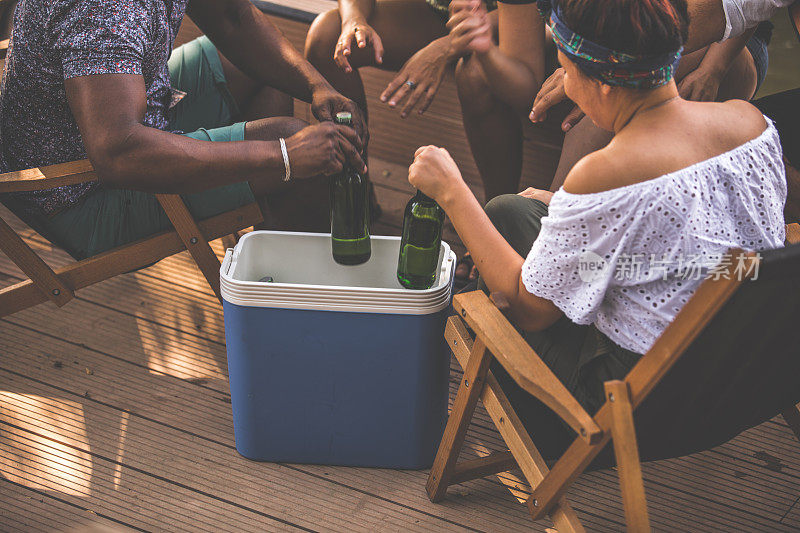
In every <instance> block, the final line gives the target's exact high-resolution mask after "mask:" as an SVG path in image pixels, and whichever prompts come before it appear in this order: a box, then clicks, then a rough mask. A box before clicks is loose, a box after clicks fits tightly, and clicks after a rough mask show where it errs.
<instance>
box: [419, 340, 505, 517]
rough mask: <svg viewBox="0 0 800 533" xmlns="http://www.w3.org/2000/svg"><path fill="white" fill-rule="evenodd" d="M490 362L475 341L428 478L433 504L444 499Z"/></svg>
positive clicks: (484, 350) (429, 492) (486, 353)
mask: <svg viewBox="0 0 800 533" xmlns="http://www.w3.org/2000/svg"><path fill="white" fill-rule="evenodd" d="M491 362H492V358H491V356H490V355H489V352H488V351H487V350H486V346H485V345H484V344H483V342H482V341H480V340H478V341H476V342H475V343H474V344H473V346H472V351H471V352H470V356H469V360H468V361H467V365H466V368H465V369H464V376H463V378H462V379H461V385H460V386H459V387H458V392H457V393H456V399H455V401H454V402H453V408H452V409H451V411H450V417H449V418H448V419H447V426H445V428H444V435H442V442H441V443H440V444H439V450H438V452H437V454H436V458H435V459H434V461H433V466H432V467H431V473H430V476H429V477H428V484H427V487H426V489H427V491H428V497H429V498H430V500H431V501H432V502H437V501H440V500H441V499H442V498H444V495H445V492H446V491H447V486H448V484H449V482H450V477H451V476H452V475H453V471H454V469H455V466H456V461H457V459H458V454H459V452H460V451H461V447H462V446H463V445H464V438H465V437H466V435H467V429H468V428H469V422H470V420H471V419H472V413H473V411H474V410H475V406H476V405H478V399H479V398H480V395H481V392H482V391H483V384H484V382H485V380H486V375H487V374H488V373H489V364H490V363H491Z"/></svg>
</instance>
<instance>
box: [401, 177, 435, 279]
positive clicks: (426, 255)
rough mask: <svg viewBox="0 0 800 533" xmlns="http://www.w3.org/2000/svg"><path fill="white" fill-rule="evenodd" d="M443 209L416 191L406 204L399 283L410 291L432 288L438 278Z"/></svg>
mask: <svg viewBox="0 0 800 533" xmlns="http://www.w3.org/2000/svg"><path fill="white" fill-rule="evenodd" d="M443 224H444V209H442V208H441V207H439V204H437V203H436V202H435V201H433V200H432V199H431V198H428V197H427V196H425V195H424V194H422V193H421V192H419V191H417V195H416V196H414V197H413V198H412V199H411V200H410V201H409V202H408V204H407V205H406V210H405V214H404V216H403V236H402V238H401V240H400V259H399V260H398V262H397V280H398V281H399V282H400V284H401V285H402V286H403V287H405V288H407V289H417V290H424V289H429V288H430V287H431V286H432V285H433V282H434V280H435V279H436V269H437V267H438V266H439V249H440V248H441V243H442V225H443Z"/></svg>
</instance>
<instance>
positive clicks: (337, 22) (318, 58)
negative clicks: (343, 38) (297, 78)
mask: <svg viewBox="0 0 800 533" xmlns="http://www.w3.org/2000/svg"><path fill="white" fill-rule="evenodd" d="M341 31H342V18H341V16H340V15H339V10H338V9H332V10H330V11H326V12H325V13H321V14H320V15H318V16H317V18H316V19H314V22H313V23H312V24H311V27H310V28H309V29H308V35H307V36H306V48H305V55H306V59H308V60H309V61H310V62H311V63H312V64H315V65H318V64H320V63H324V62H330V61H333V51H334V48H336V41H337V40H338V39H339V35H340V34H341Z"/></svg>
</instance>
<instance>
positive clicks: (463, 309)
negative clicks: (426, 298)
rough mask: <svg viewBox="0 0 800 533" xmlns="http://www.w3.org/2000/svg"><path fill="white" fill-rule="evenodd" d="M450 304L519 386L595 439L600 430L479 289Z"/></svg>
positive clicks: (585, 437) (590, 438)
mask: <svg viewBox="0 0 800 533" xmlns="http://www.w3.org/2000/svg"><path fill="white" fill-rule="evenodd" d="M453 307H454V308H455V309H456V311H457V312H458V313H459V314H461V316H462V317H463V318H464V320H466V322H467V324H469V326H470V327H471V328H472V329H473V330H475V332H476V333H477V334H478V337H479V338H481V339H484V342H486V345H487V347H488V348H489V350H490V351H491V352H492V354H493V355H494V357H495V358H496V359H497V360H498V361H499V362H500V364H502V365H503V367H504V368H505V369H506V371H508V373H509V375H511V377H513V378H514V381H516V382H517V383H518V384H519V386H520V387H522V388H523V389H525V390H526V391H527V392H529V393H530V394H532V395H533V396H535V397H536V398H538V399H539V400H540V401H542V403H544V404H545V405H547V406H548V407H550V408H551V409H552V410H553V411H555V412H556V414H558V415H559V416H560V417H561V418H562V419H563V420H564V421H565V422H567V423H568V424H569V425H570V426H571V427H572V428H573V429H574V430H575V432H576V433H578V435H580V436H581V437H582V438H584V439H585V440H586V441H587V442H590V443H591V442H597V441H598V440H599V439H600V436H601V430H600V428H598V427H597V425H596V424H595V423H594V421H593V420H592V417H591V416H589V413H587V412H586V410H585V409H584V408H583V407H582V406H581V404H580V403H578V400H576V399H575V397H574V396H572V394H570V392H569V391H568V390H567V388H566V387H565V386H564V384H563V383H561V381H559V379H558V378H557V377H556V375H555V374H553V371H552V370H550V368H548V366H547V365H546V364H545V363H544V361H542V360H541V358H539V356H538V355H537V354H536V352H535V351H534V350H533V348H531V347H530V345H529V344H528V343H527V342H526V341H525V339H523V338H522V336H521V335H520V334H519V332H517V330H515V329H514V328H513V327H512V326H511V324H509V322H508V320H506V318H505V317H504V316H503V314H502V312H501V311H500V310H498V308H497V307H496V306H495V305H494V304H493V303H492V301H491V300H490V299H489V297H488V296H486V294H485V293H483V292H482V291H474V292H470V293H465V294H459V295H457V296H456V297H455V298H454V299H453Z"/></svg>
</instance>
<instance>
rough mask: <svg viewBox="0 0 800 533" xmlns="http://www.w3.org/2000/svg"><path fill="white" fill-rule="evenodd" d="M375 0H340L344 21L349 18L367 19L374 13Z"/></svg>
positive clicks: (341, 14) (340, 10)
mask: <svg viewBox="0 0 800 533" xmlns="http://www.w3.org/2000/svg"><path fill="white" fill-rule="evenodd" d="M374 7H375V0H339V15H340V16H341V17H342V22H347V21H348V20H363V21H366V20H367V19H369V17H370V16H371V15H372V9H373V8H374Z"/></svg>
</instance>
